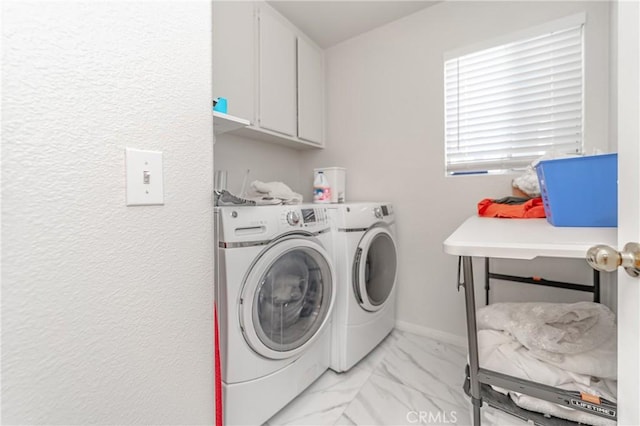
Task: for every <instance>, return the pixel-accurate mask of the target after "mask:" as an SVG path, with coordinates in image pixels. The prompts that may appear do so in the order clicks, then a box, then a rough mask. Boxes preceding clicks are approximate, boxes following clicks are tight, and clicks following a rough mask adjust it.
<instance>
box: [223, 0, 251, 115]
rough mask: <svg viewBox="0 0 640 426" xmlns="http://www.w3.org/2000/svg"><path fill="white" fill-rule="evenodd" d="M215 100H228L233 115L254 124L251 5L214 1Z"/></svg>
mask: <svg viewBox="0 0 640 426" xmlns="http://www.w3.org/2000/svg"><path fill="white" fill-rule="evenodd" d="M212 13H213V52H212V53H213V75H212V77H213V97H214V98H217V97H223V98H227V102H228V110H227V112H228V113H229V114H230V115H234V116H236V117H240V118H244V119H247V120H250V121H251V122H254V121H255V119H256V117H255V69H256V59H255V55H256V49H255V48H254V46H255V36H256V33H255V30H254V28H255V18H254V16H255V15H254V4H253V2H248V1H237V2H230V1H214V2H213V4H212Z"/></svg>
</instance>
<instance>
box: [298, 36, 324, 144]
mask: <svg viewBox="0 0 640 426" xmlns="http://www.w3.org/2000/svg"><path fill="white" fill-rule="evenodd" d="M323 59H324V56H323V54H322V50H320V49H319V48H317V47H315V46H313V45H312V44H311V43H309V42H308V41H306V40H305V39H304V38H298V137H299V138H300V139H303V140H306V141H309V142H314V143H317V144H322V141H323V135H324V120H323V118H324V60H323Z"/></svg>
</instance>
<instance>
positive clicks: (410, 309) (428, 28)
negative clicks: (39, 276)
mask: <svg viewBox="0 0 640 426" xmlns="http://www.w3.org/2000/svg"><path fill="white" fill-rule="evenodd" d="M579 12H586V15H587V25H586V30H585V40H586V44H585V49H586V50H585V64H586V65H585V67H586V74H585V79H586V90H585V117H586V118H585V146H586V148H587V149H588V150H591V149H593V148H600V149H602V150H604V151H606V150H607V148H608V141H607V137H608V132H609V120H608V115H609V110H608V102H609V42H608V40H609V4H608V2H596V1H585V2H580V1H553V2H535V1H533V2H486V1H481V2H478V1H469V2H464V1H454V2H441V3H438V4H436V5H434V6H432V7H429V8H427V9H424V10H422V11H420V12H417V13H415V14H413V15H410V16H408V17H406V18H404V19H400V20H398V21H395V22H392V23H390V24H388V25H385V26H383V27H380V28H377V29H375V30H373V31H371V32H368V33H365V34H363V35H361V36H358V37H355V38H353V39H351V40H348V41H346V42H344V43H341V44H339V45H336V46H334V47H332V48H330V49H328V50H327V52H326V61H327V90H328V92H327V98H328V128H327V134H328V136H327V148H326V149H325V150H324V151H322V152H311V151H310V152H304V153H303V164H302V165H301V170H311V169H313V168H314V167H319V166H342V167H346V168H347V197H348V198H349V199H350V200H351V201H358V200H361V201H362V200H389V201H391V202H393V203H394V204H395V207H396V210H395V212H396V218H397V230H398V244H399V247H398V252H399V255H400V258H399V265H398V267H399V270H398V283H399V288H398V302H397V303H398V306H397V308H398V309H397V313H398V314H397V316H398V320H400V321H403V322H405V323H410V324H414V325H418V326H422V327H424V328H431V329H436V330H439V331H444V332H447V333H450V334H455V335H458V336H464V335H465V324H464V317H465V316H464V299H463V297H462V294H459V293H457V292H456V286H455V282H456V258H455V257H454V256H449V255H446V254H445V253H443V248H442V243H443V241H444V240H445V239H446V238H447V236H448V235H449V234H451V232H453V230H455V229H456V227H458V225H459V224H460V223H461V222H462V221H463V220H465V219H466V218H467V217H469V216H471V215H473V214H475V212H476V205H477V203H478V201H480V200H481V199H483V198H486V197H494V198H499V197H502V196H505V195H510V192H511V186H510V181H511V179H512V178H513V177H514V176H509V175H502V176H460V177H449V178H447V177H445V176H444V118H443V116H444V113H443V105H444V100H443V93H444V87H443V84H444V83H443V82H444V77H443V54H444V53H445V52H447V51H449V50H453V49H458V48H462V47H464V46H469V45H474V44H476V43H478V42H481V41H486V40H492V39H495V38H496V37H501V36H504V35H508V34H511V33H513V32H518V31H521V30H523V29H526V28H530V27H532V26H536V25H540V24H543V23H546V22H549V21H552V20H555V19H559V18H562V17H565V16H569V15H572V14H575V13H579ZM302 177H303V178H305V179H306V180H307V183H306V186H307V187H308V186H311V184H312V179H311V177H310V176H309V177H307V176H306V175H302ZM302 185H304V182H302ZM477 263H478V264H479V266H481V264H482V262H477ZM481 270H482V268H477V269H476V272H481ZM535 270H536V271H537V275H541V274H550V276H549V279H554V277H556V278H555V279H571V278H572V277H571V276H573V277H574V278H573V279H576V280H582V279H584V278H585V277H586V282H590V276H591V275H590V271H589V269H588V267H587V265H586V264H585V262H583V261H573V262H569V263H565V262H552V263H548V262H547V263H546V264H542V265H541V266H539V267H536V268H535ZM569 275H571V276H569ZM477 287H478V288H480V287H482V286H481V285H478V286H477ZM494 288H500V289H502V288H503V287H499V286H498V285H495V286H494ZM509 290H511V291H510V296H511V298H512V299H515V298H524V296H521V294H522V293H523V292H524V293H526V292H527V291H528V290H526V289H523V286H522V285H519V286H517V285H516V286H510V288H509V289H507V291H509ZM572 297H575V295H565V294H563V295H557V294H555V293H554V292H553V291H550V290H549V289H544V290H543V291H542V292H536V294H534V295H531V299H530V300H539V299H543V300H544V299H545V298H546V299H548V298H551V299H552V300H562V298H565V299H569V300H571V298H572Z"/></svg>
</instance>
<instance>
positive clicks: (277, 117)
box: [258, 7, 297, 136]
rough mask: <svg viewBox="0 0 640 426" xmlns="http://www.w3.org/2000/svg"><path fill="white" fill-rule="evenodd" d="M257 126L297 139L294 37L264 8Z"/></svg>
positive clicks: (261, 23)
mask: <svg viewBox="0 0 640 426" xmlns="http://www.w3.org/2000/svg"><path fill="white" fill-rule="evenodd" d="M258 25H259V27H260V49H259V50H260V65H259V83H258V105H259V108H258V125H259V126H260V127H261V128H263V129H267V130H273V131H274V132H279V133H283V134H285V135H289V136H297V132H296V35H295V34H294V33H293V31H292V30H291V29H290V28H289V27H288V25H287V24H286V22H283V21H282V20H281V18H279V17H278V16H276V15H274V14H273V12H271V11H270V10H269V9H268V8H266V7H262V8H260V14H259V23H258Z"/></svg>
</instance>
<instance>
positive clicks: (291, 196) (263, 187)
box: [246, 180, 302, 204]
mask: <svg viewBox="0 0 640 426" xmlns="http://www.w3.org/2000/svg"><path fill="white" fill-rule="evenodd" d="M246 198H247V199H249V200H254V201H255V202H256V203H258V204H300V203H302V195H300V194H298V193H297V192H293V191H292V190H291V188H289V187H288V186H287V185H285V184H284V183H282V182H266V183H265V182H261V181H259V180H256V181H253V182H251V188H250V189H249V191H248V192H247V196H246Z"/></svg>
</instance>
